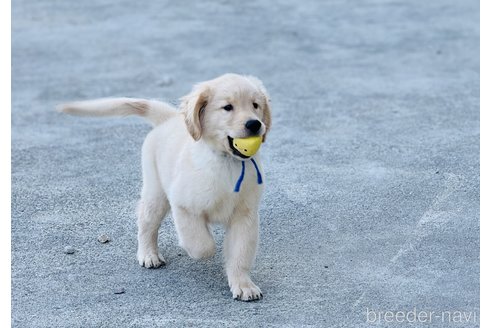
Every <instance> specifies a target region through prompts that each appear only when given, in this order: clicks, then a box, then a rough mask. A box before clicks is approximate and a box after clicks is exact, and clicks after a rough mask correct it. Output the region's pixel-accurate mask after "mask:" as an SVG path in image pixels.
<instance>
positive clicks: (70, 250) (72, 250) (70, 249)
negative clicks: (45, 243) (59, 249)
mask: <svg viewBox="0 0 492 328" xmlns="http://www.w3.org/2000/svg"><path fill="white" fill-rule="evenodd" d="M63 252H65V254H73V253H75V248H73V247H72V246H65V248H64V249H63Z"/></svg>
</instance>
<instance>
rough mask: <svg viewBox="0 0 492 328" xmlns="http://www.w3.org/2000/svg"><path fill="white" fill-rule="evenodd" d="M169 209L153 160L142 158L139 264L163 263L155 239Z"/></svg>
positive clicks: (151, 266) (138, 214)
mask: <svg viewBox="0 0 492 328" xmlns="http://www.w3.org/2000/svg"><path fill="white" fill-rule="evenodd" d="M144 156H145V155H144ZM169 209H170V206H169V201H168V200H167V197H166V195H165V193H164V191H163V190H162V187H161V185H160V183H159V177H158V176H157V172H156V169H155V167H154V165H153V161H145V158H144V161H143V188H142V196H141V199H140V202H139V205H138V209H137V216H138V219H137V225H138V252H137V258H138V263H139V264H140V265H141V266H144V267H146V268H158V267H160V266H161V265H163V264H165V262H164V258H163V256H162V255H161V254H160V253H159V247H158V244H157V239H158V233H159V227H160V226H161V222H162V219H163V218H164V216H165V215H166V214H167V213H168V212H169Z"/></svg>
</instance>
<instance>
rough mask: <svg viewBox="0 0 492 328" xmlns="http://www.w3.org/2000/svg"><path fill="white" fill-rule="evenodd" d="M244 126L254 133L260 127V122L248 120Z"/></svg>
mask: <svg viewBox="0 0 492 328" xmlns="http://www.w3.org/2000/svg"><path fill="white" fill-rule="evenodd" d="M245 126H246V129H248V130H249V131H251V132H253V133H256V132H258V131H259V130H260V128H261V122H260V121H258V120H249V121H248V122H246V124H245Z"/></svg>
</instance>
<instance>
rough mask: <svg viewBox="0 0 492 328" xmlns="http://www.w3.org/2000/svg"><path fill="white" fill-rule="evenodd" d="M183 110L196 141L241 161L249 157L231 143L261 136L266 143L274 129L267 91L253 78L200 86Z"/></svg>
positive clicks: (231, 77) (222, 78)
mask: <svg viewBox="0 0 492 328" xmlns="http://www.w3.org/2000/svg"><path fill="white" fill-rule="evenodd" d="M180 108H181V111H182V112H183V113H184V115H185V122H186V127H187V128H188V131H189V132H190V134H191V136H192V137H193V139H195V140H199V139H203V140H204V141H205V142H207V143H208V144H209V145H210V146H212V147H213V148H214V149H216V150H219V151H222V152H226V153H228V154H229V155H231V156H234V157H236V158H238V159H244V158H247V157H245V156H244V155H242V154H240V153H239V152H238V151H236V150H235V149H234V148H233V147H232V139H234V138H245V137H249V136H261V137H262V138H263V142H264V141H265V138H266V134H267V133H268V131H269V129H270V126H271V114H270V105H269V98H268V94H267V91H266V89H265V87H264V86H263V83H262V82H261V81H260V80H259V79H257V78H256V77H253V76H242V75H237V74H225V75H222V76H220V77H218V78H216V79H213V80H210V81H205V82H202V83H199V84H197V85H196V86H195V87H194V88H193V90H192V91H191V93H189V94H188V95H186V96H184V97H183V98H182V99H181V106H180Z"/></svg>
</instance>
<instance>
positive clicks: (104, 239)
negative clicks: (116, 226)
mask: <svg viewBox="0 0 492 328" xmlns="http://www.w3.org/2000/svg"><path fill="white" fill-rule="evenodd" d="M97 240H98V241H99V242H100V243H101V244H105V243H107V242H109V241H111V238H109V236H108V235H106V234H103V235H100V236H99V237H97Z"/></svg>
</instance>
